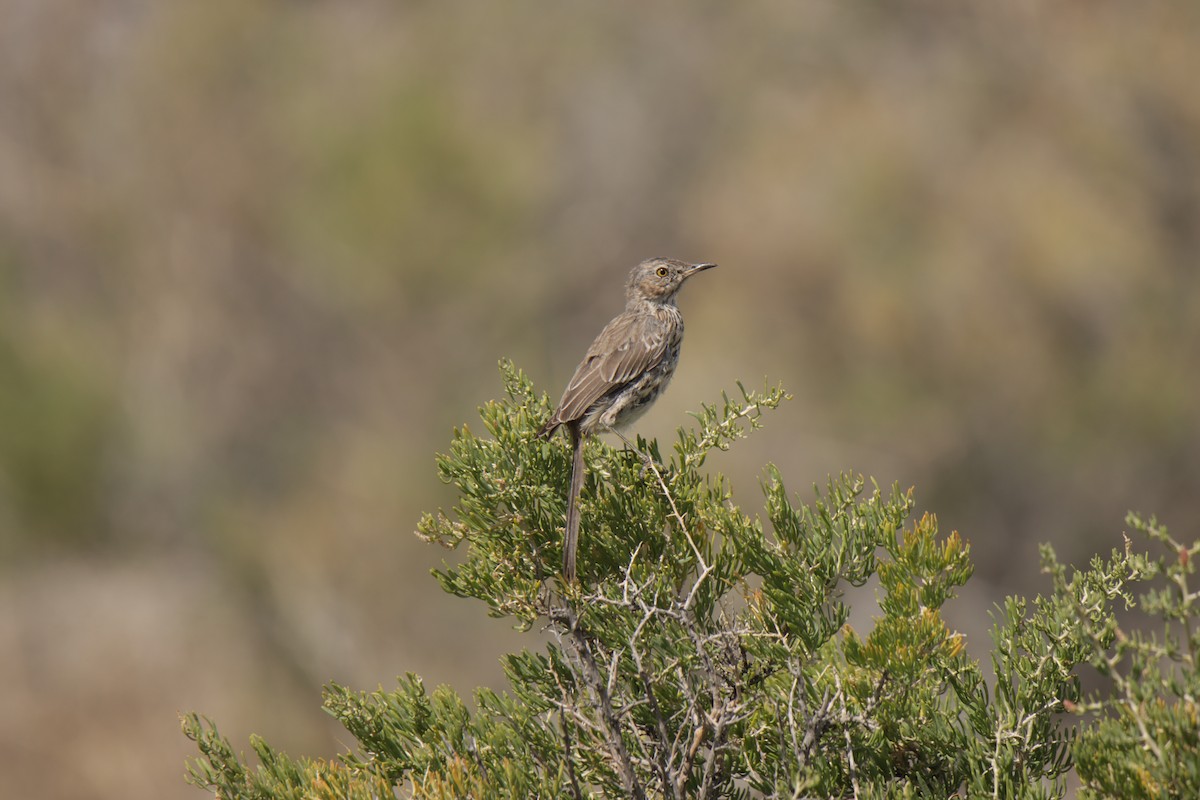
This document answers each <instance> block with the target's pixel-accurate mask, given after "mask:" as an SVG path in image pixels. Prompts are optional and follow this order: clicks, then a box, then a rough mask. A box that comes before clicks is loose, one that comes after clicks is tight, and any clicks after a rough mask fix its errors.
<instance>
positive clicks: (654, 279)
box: [625, 258, 716, 303]
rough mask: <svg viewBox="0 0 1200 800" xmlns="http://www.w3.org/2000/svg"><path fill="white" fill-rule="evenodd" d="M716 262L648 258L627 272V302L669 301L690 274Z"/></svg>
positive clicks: (710, 266)
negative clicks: (705, 262) (697, 262)
mask: <svg viewBox="0 0 1200 800" xmlns="http://www.w3.org/2000/svg"><path fill="white" fill-rule="evenodd" d="M715 266H716V264H688V263H687V262H685V261H676V260H675V259H673V258H649V259H646V260H645V261H643V262H642V263H640V264H638V265H637V266H636V267H634V268H633V271H632V272H630V273H629V283H628V284H627V285H626V288H625V297H626V299H627V300H628V301H629V302H631V303H632V302H637V301H641V300H649V301H650V302H652V303H669V302H671V301H672V300H674V298H675V293H676V292H678V291H679V287H680V286H682V285H683V282H684V281H686V280H687V279H688V278H690V277H691V276H693V275H695V274H696V273H697V272H703V271H704V270H706V269H712V268H713V267H715Z"/></svg>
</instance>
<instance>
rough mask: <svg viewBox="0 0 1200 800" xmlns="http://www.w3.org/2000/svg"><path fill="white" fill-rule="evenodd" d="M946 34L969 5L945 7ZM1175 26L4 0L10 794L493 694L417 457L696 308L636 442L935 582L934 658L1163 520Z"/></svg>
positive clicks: (1168, 12) (1118, 13)
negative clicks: (405, 692)
mask: <svg viewBox="0 0 1200 800" xmlns="http://www.w3.org/2000/svg"><path fill="white" fill-rule="evenodd" d="M968 6H969V7H968ZM1197 75H1200V5H1197V4H1195V3H1167V2H1149V3H1136V4H1134V3H1122V2H1115V0H1114V1H1113V2H1082V1H1079V2H1058V3H1039V2H1032V0H1028V1H1024V2H1010V3H987V4H982V3H980V4H963V3H957V2H950V1H949V0H947V1H946V2H918V3H907V4H903V5H902V6H901V5H896V4H884V3H856V4H849V3H839V4H792V3H778V4H729V3H718V2H693V3H689V4H687V5H684V4H677V3H667V4H654V5H653V6H644V5H641V4H632V3H604V4H587V3H580V2H565V3H553V4H544V3H532V2H516V3H505V4H494V3H486V2H482V1H481V2H444V3H429V2H412V3H387V2H382V1H379V2H358V3H333V2H303V3H301V2H278V1H276V2H265V1H263V2H245V0H208V2H204V3H190V2H182V0H156V1H155V2H151V1H150V0H94V2H90V3H65V2H46V1H45V0H0V686H3V689H2V690H0V774H3V775H4V776H5V785H6V787H7V789H8V791H10V792H11V794H12V796H14V797H37V798H84V797H87V798H126V799H132V800H136V799H137V798H156V799H159V798H174V797H179V798H187V797H197V796H200V795H199V793H198V791H197V790H195V789H192V788H190V787H187V786H185V785H184V783H183V780H182V775H183V761H184V758H185V757H187V756H189V755H191V754H192V752H193V750H192V748H191V747H190V746H189V743H188V742H187V741H186V740H184V738H183V737H182V735H180V734H179V732H178V721H177V717H176V714H177V712H179V711H184V710H198V711H200V712H202V713H205V714H208V715H210V716H211V717H213V718H214V719H215V720H216V721H217V723H218V725H219V727H220V728H221V730H222V731H223V732H224V733H226V734H228V735H230V736H231V737H232V738H233V740H234V742H235V743H236V744H237V746H238V747H241V748H245V747H246V746H247V745H246V736H247V735H248V734H249V733H251V732H256V733H259V734H262V735H264V736H265V737H266V738H267V739H268V741H270V742H272V743H273V744H275V745H277V746H280V747H282V748H284V749H287V750H288V751H290V752H292V753H294V754H308V755H313V756H330V755H333V754H334V753H336V752H339V751H340V750H342V749H344V748H345V747H347V746H349V745H350V741H349V737H348V735H346V734H344V733H339V730H338V729H337V728H336V726H335V725H333V724H332V723H331V721H329V720H327V719H326V717H325V716H324V715H323V713H322V712H321V710H320V687H321V685H322V684H323V683H324V682H326V681H329V680H337V681H339V682H342V683H345V684H348V685H351V686H355V687H359V688H362V689H372V688H375V687H376V686H378V685H380V684H382V685H384V686H388V685H390V684H391V683H392V681H393V679H394V676H395V675H397V674H400V673H403V672H406V671H410V670H411V671H415V672H418V673H420V674H421V675H423V676H424V678H425V680H426V682H427V685H430V686H432V685H435V684H438V683H449V684H451V685H453V686H454V687H455V688H457V689H458V690H459V691H462V692H468V693H469V692H470V690H471V689H472V688H473V687H474V686H476V685H480V684H487V685H492V686H497V687H499V686H502V685H503V683H502V676H501V674H500V670H499V667H498V662H497V658H498V656H499V655H500V654H501V653H503V652H505V651H506V650H508V649H512V648H513V647H516V646H519V643H520V640H519V638H518V637H517V636H516V635H515V634H513V633H512V632H511V631H510V630H509V628H508V626H507V624H506V623H505V622H503V621H497V620H491V619H488V618H487V617H486V615H485V613H484V610H483V609H482V608H481V607H479V606H477V605H475V604H471V603H469V602H467V601H461V600H456V599H453V598H449V597H447V596H445V595H443V594H442V593H441V592H440V591H439V590H438V588H437V586H436V584H435V583H434V581H433V580H432V579H431V578H429V576H428V571H429V569H430V568H431V567H433V566H436V565H438V564H440V563H441V562H442V560H443V559H445V558H454V554H450V553H446V552H444V551H442V550H439V549H437V548H435V547H431V546H428V545H424V544H422V543H420V542H419V541H418V540H417V539H416V538H415V537H414V536H413V535H412V530H413V529H414V527H415V524H416V521H417V519H418V516H419V514H420V512H422V511H432V510H436V509H437V508H439V507H444V506H448V505H450V504H451V503H452V502H453V500H454V498H453V497H452V496H451V495H450V494H449V493H448V491H447V489H446V487H444V486H442V485H441V484H440V483H439V482H438V480H437V478H436V475H435V472H434V465H433V458H434V453H435V452H437V451H438V450H440V449H444V448H445V447H446V446H447V444H448V441H449V438H450V433H451V429H452V427H453V426H455V425H460V424H463V423H468V424H472V425H475V424H476V422H477V415H476V409H477V407H478V406H479V405H480V404H481V403H483V402H484V401H486V400H487V399H489V398H492V397H496V396H498V395H499V394H500V392H501V389H500V381H499V375H498V373H497V371H496V366H495V365H496V362H497V360H498V359H500V358H501V357H510V358H512V359H513V360H514V361H515V362H516V363H517V365H518V366H520V367H522V368H523V369H525V370H526V371H527V372H528V373H529V374H530V375H531V376H532V378H533V379H534V381H535V382H536V384H537V385H538V386H539V387H540V388H541V389H542V390H544V391H547V392H549V393H550V394H552V395H553V396H555V397H557V395H558V393H559V392H560V391H561V389H562V387H563V385H564V383H565V381H566V380H567V378H568V377H569V376H570V373H571V371H572V369H573V368H574V366H575V363H576V361H577V359H578V358H579V357H580V355H581V354H582V352H583V350H584V348H585V347H586V346H587V344H588V343H589V342H590V341H591V338H592V337H593V336H594V335H595V334H596V332H597V331H598V330H599V328H600V326H601V325H602V324H603V323H604V322H605V321H607V320H608V319H609V318H610V317H611V316H612V315H613V314H614V313H615V312H616V311H617V310H618V309H619V308H620V306H621V303H622V283H623V281H624V277H625V274H626V272H627V270H628V269H629V267H630V266H632V265H633V264H634V263H636V262H637V261H639V260H641V259H642V258H645V257H648V256H652V255H669V256H673V257H677V258H683V259H691V260H696V261H700V260H704V261H716V262H718V263H719V264H720V265H721V268H720V269H718V270H716V271H714V272H710V273H706V274H705V275H704V276H703V277H702V278H700V279H698V280H696V281H693V282H691V283H690V284H689V285H688V286H687V288H686V289H685V290H684V292H683V293H682V298H681V302H680V305H681V307H682V308H683V310H684V312H685V315H686V317H687V321H688V341H687V343H686V346H685V348H684V351H683V359H682V363H681V366H680V370H679V372H678V374H677V376H676V379H675V382H674V383H673V384H672V387H671V391H669V392H668V393H667V394H666V395H665V397H664V398H663V399H662V400H661V401H660V402H659V403H658V404H657V406H656V407H655V409H654V410H653V411H652V412H651V413H650V414H649V415H647V416H646V417H645V418H644V422H643V423H642V424H641V427H640V431H641V432H643V433H645V434H648V435H657V436H671V434H672V431H673V430H674V428H675V427H676V426H677V425H679V424H682V423H685V422H686V421H687V417H686V411H687V410H689V409H695V408H697V407H698V404H699V403H700V402H702V401H715V400H717V399H719V396H720V391H721V390H722V389H732V388H733V387H734V382H735V381H736V380H738V379H741V380H743V381H744V382H746V383H747V385H748V386H751V387H755V386H761V384H762V382H763V380H764V378H767V379H769V380H770V381H771V382H782V383H783V385H784V386H785V387H786V388H787V389H789V390H790V391H791V392H792V393H794V395H795V399H794V400H793V401H792V402H791V403H789V404H787V405H786V407H785V408H784V409H783V410H781V411H780V412H777V413H775V414H773V415H772V416H771V417H770V418H769V419H768V421H767V422H768V429H767V431H766V432H765V433H763V434H760V435H758V436H756V437H754V438H752V439H751V440H749V441H748V442H745V443H743V444H742V445H741V446H739V447H738V448H737V449H736V450H735V451H734V452H732V453H729V454H727V455H722V456H721V457H720V458H717V459H714V460H712V461H710V466H711V468H712V469H713V470H720V471H723V472H725V473H726V474H728V475H729V476H731V479H732V481H733V485H734V490H735V492H736V493H737V498H738V502H739V504H740V505H742V506H743V507H745V508H747V509H757V508H760V500H761V493H760V490H759V487H758V481H759V478H760V475H761V467H762V465H763V464H764V463H765V462H767V461H774V462H776V463H777V464H779V465H780V467H781V469H782V470H783V473H784V475H785V476H787V477H788V479H789V481H790V484H791V486H790V488H791V489H792V490H793V491H795V492H797V493H798V494H799V495H800V496H801V497H802V498H805V499H807V498H810V497H811V495H812V489H811V487H812V485H813V484H814V483H823V482H824V481H825V478H826V476H827V475H829V474H831V473H837V472H840V471H842V470H844V469H849V470H854V471H857V472H862V473H865V474H867V475H869V476H874V477H875V478H876V479H877V480H878V481H879V482H880V484H882V485H884V486H886V485H888V484H890V483H891V482H893V481H898V482H900V484H901V485H902V486H904V487H908V486H913V487H915V490H916V497H917V501H918V505H919V507H920V508H922V509H928V510H932V511H935V512H936V513H938V515H939V518H940V521H941V525H942V527H943V529H944V530H946V531H949V530H950V529H958V530H960V531H961V532H962V533H963V535H964V536H965V537H966V538H967V539H968V540H969V541H970V542H971V544H972V548H973V553H974V558H975V561H976V563H977V565H978V569H977V575H976V578H975V580H973V581H972V583H971V584H970V585H969V586H968V587H967V588H966V590H965V591H964V592H963V595H962V597H961V598H960V599H959V600H958V601H957V602H955V603H954V604H953V608H952V609H951V613H950V614H949V616H950V617H951V622H952V623H953V624H955V625H956V626H958V627H959V628H960V629H961V630H964V631H966V632H967V633H968V635H969V636H970V637H971V642H972V649H973V651H974V652H976V653H978V654H983V653H986V652H987V648H988V642H987V639H986V630H987V628H988V626H989V624H990V622H989V619H988V611H989V609H990V608H991V607H992V604H993V603H995V602H996V601H997V600H998V599H1000V598H1001V597H1002V596H1003V595H1004V594H1006V593H1015V592H1037V591H1039V590H1041V589H1044V588H1045V584H1044V583H1042V582H1041V580H1040V578H1039V576H1038V575H1037V570H1036V561H1037V557H1036V548H1037V544H1038V543H1039V542H1042V541H1049V542H1052V543H1053V544H1054V545H1055V546H1056V547H1057V548H1058V550H1059V552H1060V555H1062V556H1063V557H1064V558H1065V559H1068V560H1071V561H1074V562H1076V563H1080V562H1083V561H1084V560H1086V559H1087V558H1088V557H1090V555H1091V554H1093V553H1096V552H1107V551H1108V550H1109V549H1111V548H1112V547H1114V546H1118V545H1119V544H1120V534H1121V531H1122V530H1123V527H1124V526H1123V517H1124V514H1125V512H1126V510H1128V509H1138V510H1142V511H1145V512H1148V513H1156V514H1158V515H1159V517H1160V519H1161V520H1163V521H1164V522H1165V523H1166V524H1168V526H1171V527H1172V528H1173V531H1174V532H1175V533H1176V534H1177V535H1179V536H1181V537H1183V538H1188V539H1190V538H1194V537H1195V536H1197V535H1198V532H1197V530H1196V520H1197V518H1198V515H1200V491H1198V489H1200V370H1198V366H1200V270H1198V268H1200V148H1198V145H1200V92H1197V90H1196V86H1195V82H1196V76H1197Z"/></svg>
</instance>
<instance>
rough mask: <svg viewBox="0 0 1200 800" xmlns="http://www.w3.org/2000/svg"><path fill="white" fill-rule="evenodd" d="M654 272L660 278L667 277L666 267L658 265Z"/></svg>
mask: <svg viewBox="0 0 1200 800" xmlns="http://www.w3.org/2000/svg"><path fill="white" fill-rule="evenodd" d="M654 274H655V275H657V276H658V277H660V278H665V277H667V268H666V267H659V268H658V269H656V270H654Z"/></svg>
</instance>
